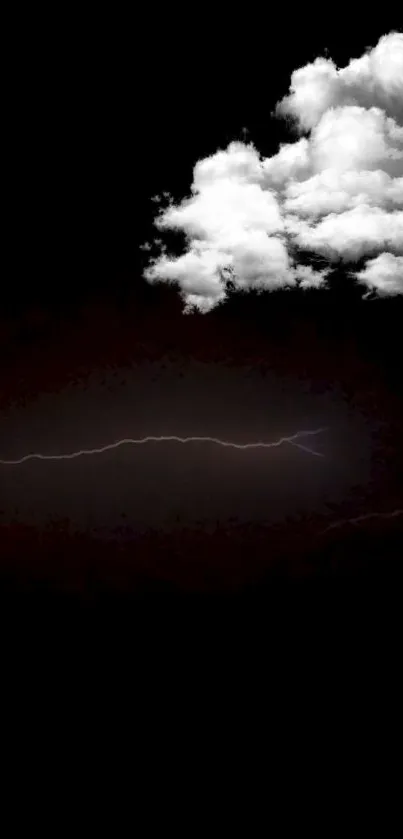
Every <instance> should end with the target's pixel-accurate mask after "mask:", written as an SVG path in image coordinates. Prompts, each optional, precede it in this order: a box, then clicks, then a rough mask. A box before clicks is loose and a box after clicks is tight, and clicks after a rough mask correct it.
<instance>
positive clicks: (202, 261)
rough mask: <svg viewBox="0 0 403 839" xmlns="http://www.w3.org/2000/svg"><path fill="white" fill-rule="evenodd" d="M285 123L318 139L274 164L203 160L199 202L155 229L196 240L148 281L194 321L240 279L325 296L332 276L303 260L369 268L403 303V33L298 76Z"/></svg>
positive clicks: (164, 217)
mask: <svg viewBox="0 0 403 839" xmlns="http://www.w3.org/2000/svg"><path fill="white" fill-rule="evenodd" d="M277 113H278V114H279V115H283V116H289V117H291V118H293V119H294V120H295V121H296V124H297V125H298V127H299V129H300V131H301V132H302V133H304V134H306V135H307V136H303V137H301V138H300V139H299V140H297V141H296V142H294V143H288V144H284V145H282V146H281V147H280V149H279V151H278V153H277V154H275V155H273V156H272V157H270V158H262V157H261V155H260V154H259V153H258V151H257V150H256V149H255V148H254V146H253V145H252V144H249V145H245V144H244V143H240V142H233V143H231V144H230V145H229V146H228V148H227V149H225V150H219V151H217V152H216V153H215V154H213V155H211V156H210V157H208V158H206V159H204V160H201V161H198V162H197V163H196V165H195V167H194V173H193V184H192V186H191V194H190V196H188V197H187V198H185V199H184V200H183V201H182V202H180V203H179V204H178V205H177V206H175V205H174V204H173V203H172V202H170V203H169V205H168V206H167V207H166V208H165V209H163V208H160V210H159V214H158V215H157V218H156V220H155V224H156V227H157V228H158V229H159V230H160V231H164V230H177V231H181V232H182V233H183V234H184V235H185V237H186V252H185V253H184V254H183V255H182V256H179V257H174V256H169V255H167V253H166V249H164V248H162V252H161V254H160V256H159V257H157V258H155V259H153V260H151V261H150V263H149V265H148V267H147V269H146V271H145V277H146V278H147V279H148V280H149V281H150V282H153V281H155V280H165V281H167V282H176V283H178V284H179V287H180V290H181V294H182V297H183V300H184V302H185V307H186V308H185V310H186V311H190V310H191V308H192V307H193V306H196V307H197V308H199V309H200V310H201V311H208V310H209V309H211V308H212V307H213V306H214V305H216V304H217V303H218V302H220V301H221V300H223V299H224V297H225V280H226V279H227V278H229V277H230V278H231V279H232V281H233V282H234V284H235V286H236V287H239V288H249V287H259V288H274V287H278V286H283V285H284V286H285V285H295V284H299V285H300V286H301V287H302V288H307V287H318V286H321V285H323V284H324V283H325V282H326V277H327V274H328V273H329V271H328V270H324V271H321V272H320V271H316V270H315V269H314V268H312V267H311V266H306V265H299V264H298V262H297V261H296V260H295V258H294V256H293V254H295V252H296V249H298V250H299V252H301V250H307V251H309V252H310V253H315V252H316V253H317V254H320V255H322V256H324V257H326V258H327V259H328V260H329V261H330V263H331V261H332V260H334V259H340V258H342V259H343V260H345V261H346V262H347V261H352V262H354V261H357V260H358V259H362V258H364V259H365V258H366V257H367V258H368V261H367V263H366V265H365V267H364V268H363V270H362V271H360V273H358V274H357V275H356V276H357V278H358V279H359V281H360V282H361V283H363V284H366V285H367V286H368V288H370V289H375V290H376V289H378V290H379V292H380V293H382V294H388V293H390V294H395V293H399V292H403V283H402V278H401V277H402V257H401V256H399V253H402V252H403V34H402V33H397V32H392V33H390V34H389V35H385V36H383V37H382V38H381V39H380V41H379V43H378V44H377V45H376V47H375V48H374V49H372V50H369V51H367V53H366V54H365V55H363V56H361V57H360V58H357V59H354V60H352V61H350V63H349V64H348V66H347V67H344V68H341V69H338V68H337V67H336V66H335V64H334V63H333V61H331V60H328V59H325V58H318V59H316V61H314V62H313V63H312V64H308V65H307V66H306V67H302V68H300V69H298V70H296V71H295V72H294V73H293V74H292V76H291V85H290V92H289V95H288V96H286V97H285V98H284V99H282V100H281V102H280V103H279V104H278V106H277ZM165 197H166V196H165Z"/></svg>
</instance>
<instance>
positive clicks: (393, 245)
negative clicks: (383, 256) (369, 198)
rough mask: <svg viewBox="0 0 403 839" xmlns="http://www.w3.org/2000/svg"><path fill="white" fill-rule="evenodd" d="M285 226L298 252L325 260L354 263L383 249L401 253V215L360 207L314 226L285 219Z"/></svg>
mask: <svg viewBox="0 0 403 839" xmlns="http://www.w3.org/2000/svg"><path fill="white" fill-rule="evenodd" d="M287 226H288V229H289V231H290V233H291V234H292V236H293V238H294V240H295V241H296V243H297V244H298V246H299V247H300V248H305V249H306V250H310V251H315V252H316V253H319V254H323V255H324V256H327V257H328V258H329V259H332V258H333V259H334V258H344V259H345V260H346V261H347V260H352V261H357V260H358V259H361V257H363V256H365V255H366V254H372V253H374V252H376V251H377V250H384V249H385V248H386V249H387V250H395V251H403V211H394V212H391V213H388V212H386V211H385V210H383V209H380V208H378V207H369V206H367V205H365V204H364V205H363V206H362V207H354V208H353V209H352V210H346V212H344V213H339V214H337V213H330V214H329V215H328V216H325V217H324V218H323V219H321V221H320V222H319V223H318V224H316V225H312V224H310V223H309V222H306V221H304V220H302V219H300V218H298V217H297V216H288V219H287Z"/></svg>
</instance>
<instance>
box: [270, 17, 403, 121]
mask: <svg viewBox="0 0 403 839" xmlns="http://www.w3.org/2000/svg"><path fill="white" fill-rule="evenodd" d="M402 87H403V33H402V32H391V33H390V34H389V35H384V36H383V37H382V38H381V39H380V40H379V42H378V44H377V46H376V47H375V48H374V49H373V50H369V51H368V52H367V53H366V54H365V55H363V56H361V58H355V59H353V60H352V61H350V63H349V64H348V65H347V67H343V68H342V69H340V70H338V69H337V67H336V65H335V64H334V63H333V61H331V60H328V59H325V58H317V59H316V61H314V62H313V63H312V64H307V65H306V67H302V68H301V69H299V70H295V72H294V73H293V74H292V76H291V86H290V94H289V95H288V96H286V97H285V98H284V99H282V101H281V102H280V103H279V105H278V106H277V110H278V113H279V114H281V115H290V116H292V117H295V118H296V119H297V120H298V121H299V124H300V126H301V128H302V129H303V130H305V131H309V130H311V129H312V128H313V127H314V126H315V125H317V124H318V123H319V121H320V120H321V118H322V116H323V115H324V114H325V113H326V112H327V111H328V110H329V109H330V108H334V107H338V106H342V107H344V106H346V105H359V106H361V107H363V108H371V107H378V108H380V109H381V110H382V111H384V112H385V113H386V114H388V115H389V116H392V117H394V118H395V119H396V120H397V121H398V122H402V117H403V102H402Z"/></svg>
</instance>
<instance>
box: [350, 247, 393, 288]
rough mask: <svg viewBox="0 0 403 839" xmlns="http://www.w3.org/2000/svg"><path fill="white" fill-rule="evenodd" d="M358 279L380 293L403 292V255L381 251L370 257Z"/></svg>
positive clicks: (358, 274)
mask: <svg viewBox="0 0 403 839" xmlns="http://www.w3.org/2000/svg"><path fill="white" fill-rule="evenodd" d="M356 276H357V279H358V280H359V281H360V282H361V283H363V284H364V285H366V286H368V288H369V290H370V291H371V290H376V291H377V292H378V294H403V256H395V255H394V254H392V253H381V254H379V256H376V257H375V259H369V260H368V262H367V264H366V266H365V268H364V269H363V270H362V271H360V272H359V273H357V275H356Z"/></svg>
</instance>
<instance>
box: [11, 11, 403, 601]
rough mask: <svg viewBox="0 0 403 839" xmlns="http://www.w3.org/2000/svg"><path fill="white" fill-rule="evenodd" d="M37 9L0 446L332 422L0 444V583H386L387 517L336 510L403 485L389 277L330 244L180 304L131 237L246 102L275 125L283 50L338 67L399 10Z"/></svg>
mask: <svg viewBox="0 0 403 839" xmlns="http://www.w3.org/2000/svg"><path fill="white" fill-rule="evenodd" d="M29 14H32V15H33V18H34V19H32V20H29V19H28V16H27V17H26V19H25V22H24V25H23V26H21V22H20V21H19V23H18V27H15V25H14V24H12V23H11V22H10V28H9V34H8V42H9V47H8V49H9V52H10V57H9V61H8V66H7V73H6V85H5V86H6V101H5V103H4V109H5V118H4V114H3V134H4V135H5V140H6V151H5V152H4V153H3V174H4V177H5V188H4V187H3V199H2V200H3V209H4V213H3V216H4V221H3V237H2V240H3V246H2V298H1V305H0V458H1V459H13V458H19V457H22V456H23V455H25V454H28V453H30V452H41V453H42V454H58V453H63V452H65V453H67V452H72V451H74V450H77V449H85V448H94V447H100V446H103V445H106V444H108V443H112V442H114V441H115V440H119V439H120V438H123V437H144V436H147V435H179V436H190V435H191V436H193V435H200V436H213V437H218V438H220V439H224V440H231V441H234V442H240V443H246V442H254V441H257V440H263V441H267V442H270V441H272V440H276V439H278V438H279V437H282V436H286V435H292V434H294V433H296V432H297V431H300V430H304V429H317V428H322V427H326V429H325V430H324V431H323V432H321V433H320V434H318V435H317V437H312V438H307V440H306V442H307V444H308V445H311V446H312V447H313V448H315V449H316V450H317V451H318V452H320V453H322V454H323V455H324V456H323V457H314V456H312V455H310V454H309V453H307V452H304V451H301V450H299V449H297V448H295V447H293V446H291V445H287V444H285V445H282V446H280V447H278V448H274V449H271V450H269V449H267V450H252V451H236V450H232V449H223V448H221V447H218V446H216V445H214V444H210V443H188V444H186V445H181V444H176V443H150V444H147V445H144V446H142V447H137V446H124V447H121V448H119V449H117V450H114V451H109V452H105V453H104V454H102V455H96V456H92V457H90V456H88V457H81V458H79V459H77V460H73V461H63V462H56V461H43V462H41V461H38V460H31V461H28V462H26V463H24V464H21V465H19V466H5V465H1V466H0V573H1V578H0V585H1V588H2V593H3V594H4V601H7V600H9V598H10V597H11V595H12V596H13V597H14V600H15V599H17V600H18V599H20V600H21V599H23V598H25V600H24V602H25V601H26V598H28V599H31V600H35V599H38V598H43V597H46V598H48V599H49V600H51V601H52V602H54V601H55V598H56V599H57V598H59V599H58V600H57V602H59V600H60V598H67V600H68V602H69V603H70V602H73V601H74V603H76V604H77V603H80V604H85V605H88V604H94V603H97V602H101V601H102V602H103V601H105V600H108V601H109V600H111V599H113V598H115V599H116V600H117V601H118V602H119V603H120V602H121V601H122V599H123V598H126V597H127V596H129V598H132V597H137V596H138V595H139V596H140V595H141V596H143V595H144V596H145V594H147V596H148V595H149V596H150V597H152V596H154V594H158V595H161V596H162V597H166V598H167V599H169V598H175V597H177V596H179V595H180V594H183V595H185V596H186V597H191V596H193V595H195V594H200V593H204V595H215V594H225V595H227V594H228V593H232V594H234V595H240V594H242V595H249V594H251V596H252V597H253V598H255V600H256V598H259V597H260V596H262V597H269V595H270V592H272V591H273V590H274V588H275V587H276V586H277V588H276V591H277V590H278V586H280V585H282V586H285V587H286V589H287V591H289V589H290V587H294V585H295V584H296V583H297V584H298V585H300V586H301V587H302V588H304V591H305V590H306V587H307V586H308V587H311V589H312V587H313V586H316V585H318V586H320V587H321V588H320V590H321V591H322V590H323V589H324V587H325V586H326V587H327V589H329V587H330V589H331V590H334V589H335V588H337V587H338V588H339V587H340V586H347V585H350V584H351V581H352V580H354V581H355V583H357V582H358V585H359V587H361V588H363V587H367V586H372V590H373V591H375V590H376V591H379V588H380V586H386V587H388V586H390V588H391V589H393V588H394V589H395V590H396V581H397V580H400V568H401V563H402V556H403V550H402V548H403V535H402V532H403V517H402V516H400V515H395V516H394V517H389V518H388V517H387V516H386V515H385V516H379V515H377V516H375V517H373V518H367V519H365V520H362V521H360V522H355V523H354V522H353V521H352V520H353V519H356V518H357V517H359V516H362V515H366V514H368V513H370V512H376V513H382V514H384V513H385V514H389V513H391V512H393V511H396V510H402V509H403V438H402V416H403V411H402V408H403V387H402V380H403V376H402V361H401V359H402V352H401V324H402V307H403V300H402V298H401V297H392V298H382V299H380V298H379V299H374V300H370V301H365V300H362V289H360V290H358V289H357V286H356V285H355V284H354V282H353V281H352V280H351V278H349V277H348V276H347V272H346V270H345V269H344V268H343V265H342V264H339V265H338V264H335V265H333V272H332V275H331V281H330V285H331V287H330V289H329V290H326V291H317V290H312V291H308V292H305V293H304V294H303V295H302V294H301V293H300V292H299V291H298V290H288V291H284V290H279V291H276V292H271V293H269V292H265V293H263V294H257V293H256V292H249V293H245V294H242V293H240V292H236V291H232V292H230V293H229V295H228V299H227V300H226V301H225V303H224V304H222V305H220V306H218V307H217V308H216V309H214V310H213V311H211V312H210V313H208V314H206V315H203V314H200V313H195V314H193V315H188V316H186V315H184V314H183V312H182V309H183V305H182V301H181V300H180V298H179V295H178V292H177V290H176V288H175V287H174V286H172V287H168V286H166V285H165V284H161V285H150V284H149V283H147V282H146V280H145V279H144V278H143V277H142V273H143V271H144V267H145V265H146V261H147V256H148V255H147V253H145V252H144V251H143V250H141V245H142V244H143V243H144V242H145V241H146V240H150V239H151V238H152V237H153V236H154V235H155V233H154V232H153V226H152V225H153V217H154V214H155V207H154V205H153V203H152V202H151V200H150V199H151V197H152V196H154V195H155V194H158V193H162V192H164V191H166V192H169V193H171V194H172V195H173V197H174V198H175V199H176V200H180V198H181V197H182V196H183V195H185V194H186V193H187V192H188V190H189V184H190V183H191V180H192V170H193V166H194V164H195V162H196V161H197V160H199V159H201V158H202V157H206V156H207V155H210V154H212V153H213V152H214V151H215V150H216V149H217V148H219V147H222V148H224V147H225V146H226V145H227V144H228V143H229V142H231V140H233V139H240V138H241V136H242V129H243V127H247V128H248V130H249V132H250V137H251V139H252V140H253V142H255V143H256V146H257V148H258V149H259V150H260V151H261V152H262V153H264V154H266V155H270V154H273V153H274V152H275V151H276V150H277V148H278V145H279V143H280V142H286V141H287V139H289V130H290V129H289V127H288V126H287V124H286V123H285V122H284V121H276V120H271V121H270V112H271V111H272V109H273V108H274V105H275V103H276V102H277V101H278V100H279V99H280V98H281V97H282V96H283V95H284V93H285V92H286V91H287V90H288V86H289V78H290V73H291V72H292V70H293V69H295V68H296V67H300V66H302V65H304V64H306V63H307V62H308V61H312V60H313V59H314V58H315V57H316V56H317V55H321V54H323V52H324V50H325V48H327V49H328V50H329V53H330V55H331V56H332V58H333V59H334V60H335V61H336V62H337V63H338V64H339V65H340V66H344V65H345V64H346V63H347V62H348V61H349V59H350V58H351V57H352V56H355V55H360V54H361V53H362V52H363V51H364V50H365V48H366V47H367V46H369V45H371V44H375V43H376V42H377V41H378V39H379V37H380V36H381V35H382V34H385V32H388V31H390V30H392V29H396V27H397V21H394V20H390V21H388V20H386V19H385V20H383V21H382V22H380V20H379V18H378V16H377V15H376V16H373V17H372V16H369V17H368V20H366V21H365V25H362V24H361V23H360V27H359V28H356V29H355V30H354V29H353V28H352V27H351V25H349V26H348V27H346V26H345V22H343V21H341V20H340V22H338V23H336V22H335V21H334V20H333V19H329V20H327V19H325V20H323V22H321V23H320V25H319V26H317V25H316V24H317V21H315V22H314V21H313V20H312V21H310V20H309V19H308V18H309V15H308V17H307V14H306V12H305V11H303V12H302V11H301V12H295V10H293V13H292V15H291V16H288V15H287V14H284V18H282V17H281V14H280V13H279V11H278V10H276V15H275V22H274V21H273V20H272V19H270V20H269V16H268V20H267V21H265V20H264V13H263V12H261V11H257V10H256V13H255V14H254V15H252V16H246V15H244V14H243V13H242V12H240V13H239V15H238V18H237V17H236V16H235V15H234V14H231V16H229V15H225V14H224V15H223V19H222V22H221V23H219V22H218V18H217V15H215V14H214V25H213V24H212V23H211V20H212V15H213V11H212V12H211V15H210V14H209V12H208V9H207V8H205V7H204V6H203V14H201V10H200V13H199V12H197V13H196V9H195V7H189V9H188V10H187V11H184V12H180V13H179V12H176V13H174V12H173V11H172V9H171V8H169V9H168V10H164V11H162V12H161V11H158V14H157V15H156V14H155V10H154V12H153V11H151V12H149V13H148V15H147V14H144V11H143V9H142V10H141V14H140V11H139V12H138V13H136V12H133V13H132V15H131V16H130V18H128V19H127V20H124V19H123V17H122V18H119V19H117V18H116V19H115V20H113V21H111V20H110V19H109V18H107V17H105V18H102V12H100V11H99V10H98V11H97V16H96V19H91V20H84V19H79V18H73V16H72V17H71V19H70V20H63V21H61V20H60V21H56V20H55V21H54V23H53V24H51V25H50V27H49V22H47V25H46V26H45V25H44V22H42V23H41V21H40V20H39V17H38V15H39V13H38V11H37V10H36V9H35V11H34V12H32V13H31V12H30V13H29ZM341 17H342V16H341ZM315 18H316V15H315ZM230 21H231V22H230ZM33 31H34V32H35V33H36V34H35V37H33V34H32V33H33ZM269 122H270V126H269V127H268V124H269ZM167 239H168V240H169V242H170V247H171V248H172V249H173V250H175V248H178V249H179V250H178V253H180V249H181V241H180V237H179V238H178V237H176V238H175V237H174V236H172V237H171V239H169V236H168V237H167ZM302 442H304V441H302ZM343 522H344V524H343ZM335 524H337V526H335V527H331V525H335ZM13 602H14V601H13ZM41 602H42V601H41Z"/></svg>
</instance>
